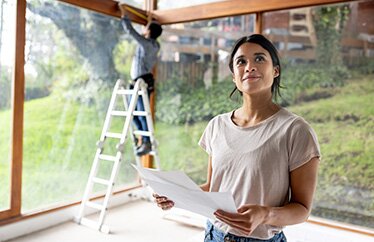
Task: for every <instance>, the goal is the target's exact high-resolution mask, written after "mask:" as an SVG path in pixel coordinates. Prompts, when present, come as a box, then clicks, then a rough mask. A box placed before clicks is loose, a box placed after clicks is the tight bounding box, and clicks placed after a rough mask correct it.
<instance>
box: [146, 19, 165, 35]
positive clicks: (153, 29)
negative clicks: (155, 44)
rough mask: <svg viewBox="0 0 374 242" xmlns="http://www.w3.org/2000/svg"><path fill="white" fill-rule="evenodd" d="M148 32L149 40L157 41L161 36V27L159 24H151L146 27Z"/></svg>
mask: <svg viewBox="0 0 374 242" xmlns="http://www.w3.org/2000/svg"><path fill="white" fill-rule="evenodd" d="M148 29H149V32H150V34H149V35H150V36H149V37H150V38H151V39H157V38H158V37H159V36H160V35H161V34H162V27H161V25H160V24H159V23H156V22H152V23H151V24H150V25H149V26H148Z"/></svg>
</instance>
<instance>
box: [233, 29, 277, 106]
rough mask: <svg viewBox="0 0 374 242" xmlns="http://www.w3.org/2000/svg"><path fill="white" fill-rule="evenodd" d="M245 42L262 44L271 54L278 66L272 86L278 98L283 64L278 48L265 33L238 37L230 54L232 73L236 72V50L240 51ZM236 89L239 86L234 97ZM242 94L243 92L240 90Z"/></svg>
mask: <svg viewBox="0 0 374 242" xmlns="http://www.w3.org/2000/svg"><path fill="white" fill-rule="evenodd" d="M244 43H254V44H258V45H260V46H261V47H262V48H264V49H265V50H267V51H268V52H269V54H270V56H271V60H272V61H273V66H278V68H279V75H278V76H277V77H275V78H274V81H273V85H272V86H271V93H272V94H273V95H274V99H275V100H276V99H277V97H278V96H280V91H279V89H280V88H282V86H281V85H280V79H281V66H280V61H279V57H278V51H277V49H276V48H275V47H274V45H273V44H272V43H271V42H270V41H269V40H268V39H267V38H265V37H264V36H263V35H261V34H252V35H249V36H244V37H241V38H240V39H238V40H237V41H236V42H235V44H234V47H233V48H232V50H231V54H230V63H229V68H230V71H231V73H234V63H233V62H234V61H233V59H234V56H235V54H236V52H237V51H238V49H239V47H240V46H241V45H242V44H244ZM236 90H237V87H236V86H235V88H234V90H233V91H232V92H231V94H230V97H232V95H233V94H234V93H235V91H236ZM239 92H240V91H239ZM240 94H242V93H241V92H240Z"/></svg>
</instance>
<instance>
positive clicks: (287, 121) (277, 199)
mask: <svg viewBox="0 0 374 242" xmlns="http://www.w3.org/2000/svg"><path fill="white" fill-rule="evenodd" d="M232 113H233V112H230V113H225V114H221V115H218V116H216V117H214V118H213V119H212V120H210V122H209V124H208V125H207V127H206V129H205V131H204V133H203V135H202V137H201V139H200V141H199V145H200V146H201V147H202V148H203V149H204V150H205V151H206V152H207V153H208V154H209V155H210V156H211V157H212V179H211V186H210V191H212V192H218V191H219V192H226V191H229V192H231V193H232V195H233V197H234V201H235V204H236V206H237V208H239V207H240V206H242V205H244V204H258V205H264V206H273V207H280V206H284V205H286V204H287V203H288V202H289V189H290V183H289V173H290V172H291V171H292V170H294V169H297V168H298V167H300V166H302V165H303V164H305V163H307V162H308V161H310V160H311V159H312V158H314V157H320V149H319V145H318V140H317V136H316V134H315V132H314V131H313V129H312V128H311V127H310V125H309V124H308V123H307V122H306V121H305V120H304V119H302V118H301V117H299V116H297V115H295V114H293V113H291V112H289V111H288V110H286V109H285V108H281V109H280V110H279V111H278V112H277V113H275V114H274V115H272V116H271V117H269V118H267V119H266V120H264V121H262V122H260V123H258V124H256V125H254V126H252V127H248V128H242V127H239V126H236V125H235V124H234V123H233V121H232V120H231V116H232ZM212 222H213V223H214V225H215V226H216V227H217V228H218V229H220V230H222V231H223V232H226V233H228V232H229V233H232V234H235V235H238V236H248V235H245V234H242V233H241V232H240V231H238V230H236V229H234V228H231V227H229V226H228V225H226V224H225V223H222V222H220V221H218V220H216V221H212ZM281 230H282V227H277V226H271V225H260V226H258V227H257V229H255V230H254V231H253V233H252V234H251V235H250V237H253V238H258V239H269V238H271V237H273V236H274V235H275V234H276V233H278V232H280V231H281Z"/></svg>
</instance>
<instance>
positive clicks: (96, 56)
mask: <svg viewBox="0 0 374 242" xmlns="http://www.w3.org/2000/svg"><path fill="white" fill-rule="evenodd" d="M28 3H29V4H30V6H29V8H28V9H27V27H26V28H27V34H26V39H27V40H26V54H25V56H26V65H25V83H26V85H25V86H26V87H25V88H26V95H25V105H24V113H25V114H24V144H23V153H24V155H23V180H22V192H23V194H22V211H23V212H25V211H30V210H34V209H38V208H41V207H48V206H51V205H54V204H57V203H59V204H61V203H64V202H65V203H66V202H71V201H74V200H79V199H81V198H82V196H83V191H84V188H85V186H86V182H87V178H88V174H89V171H90V168H91V165H92V162H93V158H94V155H95V152H96V142H97V141H98V140H99V138H100V134H101V131H102V127H103V123H104V120H105V115H106V111H107V107H108V104H109V99H110V95H111V91H112V88H113V87H114V83H115V81H116V80H117V79H118V78H119V77H122V78H125V79H126V78H127V76H126V75H128V73H129V71H127V70H126V66H124V63H125V64H126V63H127V62H126V61H127V59H126V58H130V55H127V54H126V53H128V52H129V49H130V47H131V44H132V43H131V42H129V41H127V40H126V41H125V40H123V30H122V26H121V25H120V22H119V20H118V19H113V18H111V17H108V16H104V15H101V14H97V13H93V12H89V11H86V10H82V9H79V8H76V7H73V6H72V5H65V4H61V3H58V2H56V1H44V2H43V3H35V2H34V1H31V0H30V1H29V2H28ZM115 53H116V54H115ZM120 73H124V74H123V75H122V74H120ZM123 123H124V122H123V120H113V127H114V128H117V129H119V127H121V125H123ZM106 143H107V144H106V146H105V148H104V149H105V151H104V153H106V154H113V155H114V154H115V153H110V152H114V147H115V145H116V143H115V141H112V140H111V141H109V142H106ZM128 151H131V153H132V150H127V151H126V152H127V153H128ZM132 161H133V157H131V156H129V157H127V156H126V157H125V161H124V162H122V164H121V170H120V171H119V173H118V174H119V175H118V178H117V180H116V181H117V183H116V189H119V188H123V187H130V186H133V185H134V184H137V180H136V173H135V171H134V169H133V168H132V167H131V166H130V162H132ZM112 166H113V164H112V163H108V162H101V163H100V171H99V174H98V176H99V177H101V178H106V179H109V174H110V171H111V170H112ZM105 188H106V187H105ZM103 190H104V187H101V186H98V187H96V186H95V187H94V191H95V192H102V191H103Z"/></svg>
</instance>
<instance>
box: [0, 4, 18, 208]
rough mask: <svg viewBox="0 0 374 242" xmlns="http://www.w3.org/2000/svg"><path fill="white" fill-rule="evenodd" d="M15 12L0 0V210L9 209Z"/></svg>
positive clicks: (11, 6) (10, 5)
mask: <svg viewBox="0 0 374 242" xmlns="http://www.w3.org/2000/svg"><path fill="white" fill-rule="evenodd" d="M15 12H16V6H15V3H14V2H13V1H5V0H0V177H1V179H0V210H4V209H9V206H10V203H9V202H10V186H9V185H10V184H9V181H10V145H11V144H10V133H11V131H10V128H11V125H10V121H11V113H12V112H11V95H12V79H13V64H14V61H13V60H14V58H13V56H14V36H15V19H16V17H15Z"/></svg>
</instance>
